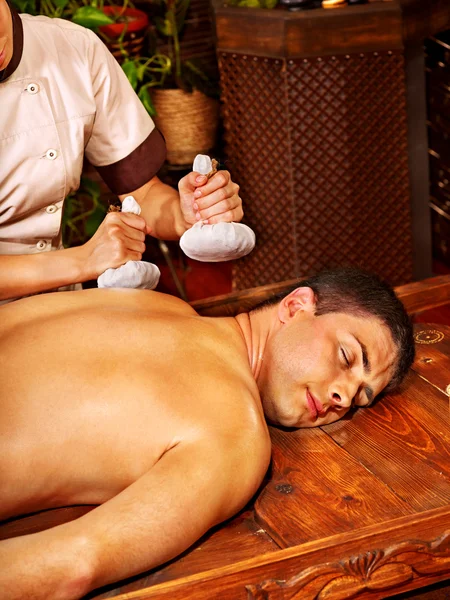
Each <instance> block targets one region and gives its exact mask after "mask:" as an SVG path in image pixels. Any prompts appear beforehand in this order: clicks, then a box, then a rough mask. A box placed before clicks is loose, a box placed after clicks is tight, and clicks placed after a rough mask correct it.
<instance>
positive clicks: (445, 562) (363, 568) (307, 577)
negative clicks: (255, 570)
mask: <svg viewBox="0 0 450 600" xmlns="http://www.w3.org/2000/svg"><path fill="white" fill-rule="evenodd" d="M444 573H450V532H446V533H444V534H442V535H441V536H439V537H438V538H436V539H435V540H433V541H431V542H420V541H407V542H401V543H398V544H394V545H392V546H389V547H388V548H387V549H385V550H371V551H369V552H366V553H364V554H359V555H358V556H352V557H350V558H348V559H344V560H340V561H337V562H330V563H322V564H321V565H316V566H313V567H308V568H306V569H303V570H302V571H300V572H299V573H297V574H296V575H294V576H293V577H291V578H290V579H287V580H281V579H267V580H265V581H262V582H261V583H259V584H256V585H254V584H252V585H247V586H246V587H245V589H246V590H247V598H248V600H275V599H283V600H287V599H289V600H300V599H301V600H309V599H311V600H313V599H314V600H325V599H332V600H341V599H342V600H343V599H344V598H354V597H355V596H358V595H359V594H361V593H362V592H364V591H370V590H372V591H375V590H377V591H383V590H388V589H392V588H396V587H397V586H401V585H403V584H405V583H407V582H408V581H411V580H413V579H418V578H420V577H429V576H432V575H442V574H444ZM430 583H431V582H430Z"/></svg>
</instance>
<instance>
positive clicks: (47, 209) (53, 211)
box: [45, 204, 58, 215]
mask: <svg viewBox="0 0 450 600" xmlns="http://www.w3.org/2000/svg"><path fill="white" fill-rule="evenodd" d="M57 210H58V207H57V206H55V205H54V204H50V206H47V208H46V209H45V212H48V213H49V214H50V215H52V214H53V213H55V212H56V211H57Z"/></svg>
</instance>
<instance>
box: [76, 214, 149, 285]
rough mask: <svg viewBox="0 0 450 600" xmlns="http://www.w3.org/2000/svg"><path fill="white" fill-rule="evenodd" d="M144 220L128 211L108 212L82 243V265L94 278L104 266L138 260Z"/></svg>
mask: <svg viewBox="0 0 450 600" xmlns="http://www.w3.org/2000/svg"><path fill="white" fill-rule="evenodd" d="M145 227H146V225H145V221H144V219H143V218H142V217H139V216H138V215H133V214H130V213H109V214H108V215H106V217H105V219H104V220H103V222H102V223H101V224H100V226H99V228H98V229H97V231H96V232H95V234H94V235H93V236H92V238H91V239H90V240H89V241H88V242H86V244H84V246H83V250H84V269H85V271H86V274H87V276H88V277H89V278H97V277H98V276H99V275H100V274H101V273H103V272H104V271H106V269H116V268H117V267H120V266H121V265H123V264H125V263H126V262H128V261H129V260H141V259H142V254H143V252H144V251H145V243H144V240H145V233H144V231H145Z"/></svg>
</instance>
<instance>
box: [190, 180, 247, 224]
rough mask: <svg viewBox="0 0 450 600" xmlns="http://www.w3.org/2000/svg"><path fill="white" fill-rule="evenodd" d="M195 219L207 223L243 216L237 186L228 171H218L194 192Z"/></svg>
mask: <svg viewBox="0 0 450 600" xmlns="http://www.w3.org/2000/svg"><path fill="white" fill-rule="evenodd" d="M194 198H195V201H194V209H195V210H196V220H197V221H199V220H200V219H201V220H202V221H207V222H208V223H209V224H214V223H220V222H230V221H240V220H241V219H242V217H243V216H244V211H243V210H242V200H241V197H240V196H239V186H238V185H237V184H236V183H233V181H231V177H230V174H229V173H228V171H220V172H219V173H217V174H216V175H214V177H212V178H211V179H210V181H208V183H207V184H206V185H204V186H203V187H201V188H199V189H197V190H196V191H195V192H194Z"/></svg>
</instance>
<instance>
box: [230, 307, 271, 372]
mask: <svg viewBox="0 0 450 600" xmlns="http://www.w3.org/2000/svg"><path fill="white" fill-rule="evenodd" d="M275 315H276V310H275V307H273V306H271V307H268V308H266V309H262V310H258V311H256V312H253V311H252V312H249V313H241V314H240V315H237V316H236V317H235V319H236V322H237V324H238V325H239V328H240V330H241V333H242V335H243V337H244V340H245V344H246V346H247V352H248V359H249V362H250V367H251V370H252V373H253V377H254V378H255V380H256V381H258V377H259V373H260V370H261V365H262V361H263V360H264V353H265V349H266V344H267V340H268V338H269V336H270V335H271V334H272V333H273V332H274V329H275V327H276V322H277V320H276V319H275Z"/></svg>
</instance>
